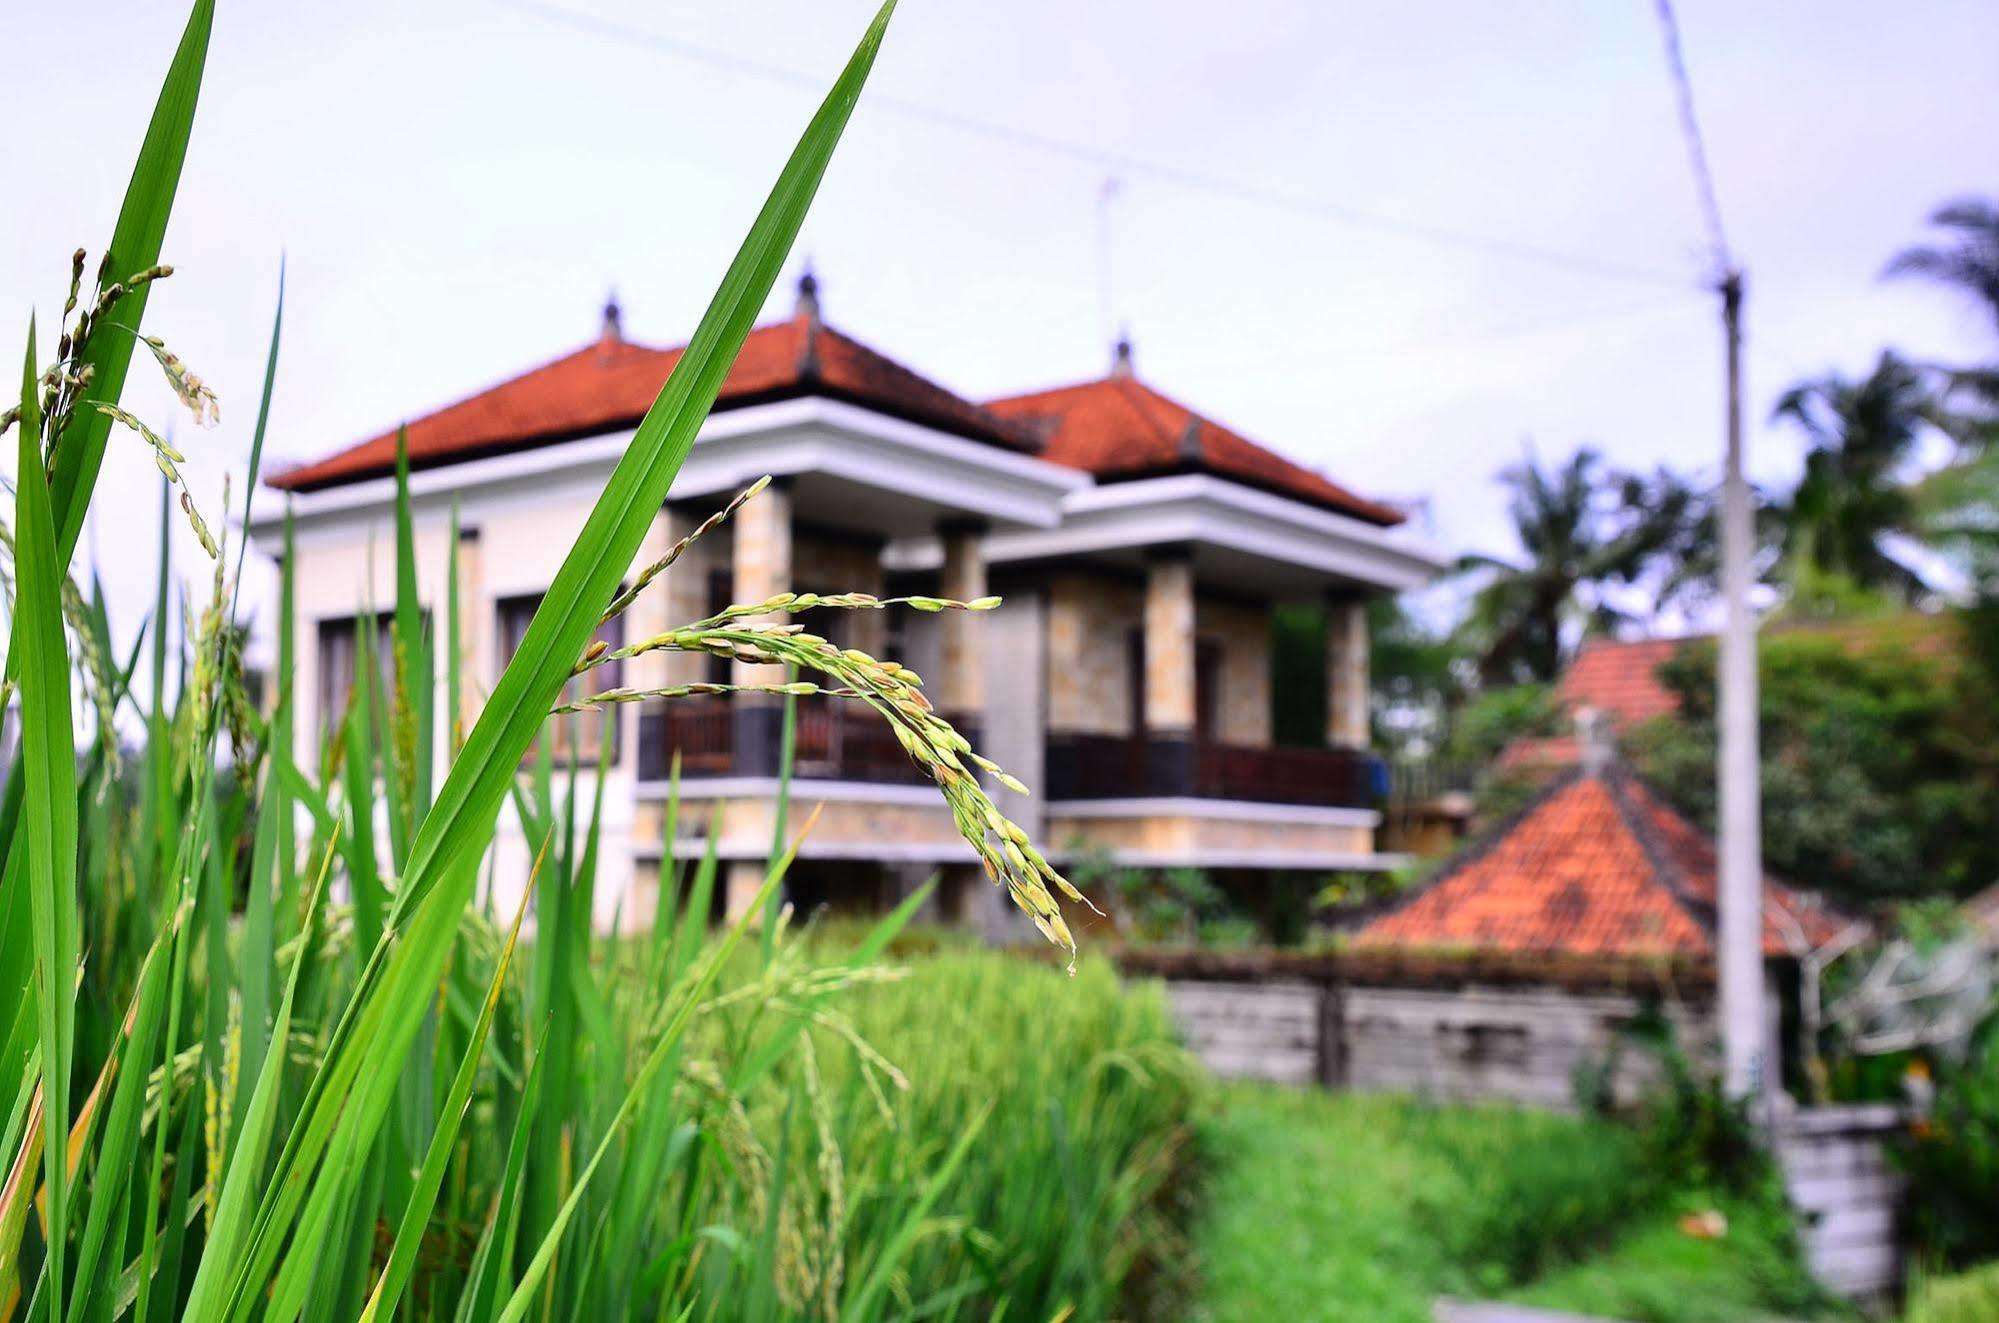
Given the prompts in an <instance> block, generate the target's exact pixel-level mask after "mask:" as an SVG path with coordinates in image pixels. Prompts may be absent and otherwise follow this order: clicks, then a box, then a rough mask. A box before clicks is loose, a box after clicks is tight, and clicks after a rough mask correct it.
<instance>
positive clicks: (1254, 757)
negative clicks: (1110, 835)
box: [1045, 734, 1386, 808]
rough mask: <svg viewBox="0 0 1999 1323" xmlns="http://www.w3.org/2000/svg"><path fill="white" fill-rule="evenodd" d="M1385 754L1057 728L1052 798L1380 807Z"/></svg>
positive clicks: (1050, 770)
mask: <svg viewBox="0 0 1999 1323" xmlns="http://www.w3.org/2000/svg"><path fill="white" fill-rule="evenodd" d="M1384 771H1385V769H1384V766H1383V764H1382V761H1381V760H1380V759H1379V758H1377V757H1375V756H1374V755H1373V754H1371V753H1367V752H1365V751H1363V750H1358V749H1309V748H1287V747H1280V746H1271V747H1256V746H1251V745H1240V744H1222V743H1219V742H1216V741H1213V740H1201V739H1195V740H1184V739H1182V740H1175V739H1170V738H1168V739H1159V738H1148V737H1146V736H1142V735H1141V736H1131V735H1086V734H1052V735H1050V736H1049V737H1048V764H1047V770H1046V773H1045V777H1046V780H1047V782H1048V797H1049V798H1050V799H1052V800H1088V799H1141V798H1165V797H1181V796H1187V797H1193V798H1198V799H1231V800H1243V801H1248V802H1250V803H1260V804H1297V805H1305V806H1310V807H1315V808H1375V807H1377V806H1378V805H1379V804H1380V803H1381V801H1382V799H1383V797H1384V795H1385V793H1386V785H1385V779H1386V778H1385V775H1384Z"/></svg>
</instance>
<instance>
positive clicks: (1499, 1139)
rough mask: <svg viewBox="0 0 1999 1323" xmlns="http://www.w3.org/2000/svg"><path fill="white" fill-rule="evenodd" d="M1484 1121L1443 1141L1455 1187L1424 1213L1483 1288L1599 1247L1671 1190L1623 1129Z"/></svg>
mask: <svg viewBox="0 0 1999 1323" xmlns="http://www.w3.org/2000/svg"><path fill="white" fill-rule="evenodd" d="M1472 1115H1473V1116H1481V1115H1482V1116H1483V1117H1484V1118H1485V1124H1482V1125H1464V1126H1459V1127H1454V1128H1453V1129H1451V1130H1450V1131H1446V1132H1442V1133H1440V1134H1439V1136H1438V1141H1439V1146H1440V1150H1441V1152H1442V1153H1443V1154H1444V1155H1445V1157H1446V1158H1447V1160H1448V1161H1449V1162H1450V1164H1451V1166H1452V1167H1454V1168H1455V1169H1456V1170H1457V1172H1458V1175H1459V1181H1458V1188H1455V1189H1452V1190H1449V1191H1448V1192H1443V1193H1441V1194H1440V1195H1439V1196H1437V1197H1435V1198H1432V1199H1431V1200H1429V1201H1426V1203H1425V1204H1424V1205H1423V1207H1422V1215H1423V1217H1424V1219H1425V1221H1426V1222H1427V1223H1428V1224H1429V1225H1430V1227H1431V1229H1432V1230H1433V1232H1434V1234H1435V1235H1436V1236H1437V1237H1438V1239H1439V1241H1440V1243H1442V1244H1443V1245H1444V1246H1446V1248H1447V1249H1448V1250H1449V1253H1450V1257H1451V1259H1452V1260H1453V1261H1454V1262H1455V1263H1457V1264H1458V1265H1460V1266H1461V1267H1462V1268H1463V1270H1464V1271H1465V1272H1466V1273H1467V1274H1468V1276H1469V1278H1470V1280H1471V1282H1472V1283H1473V1284H1474V1285H1475V1286H1478V1287H1480V1288H1484V1289H1492V1288H1496V1287H1500V1286H1510V1285H1516V1284H1518V1283H1521V1282H1525V1281H1529V1280H1531V1279H1533V1278H1535V1277H1538V1276H1539V1275H1541V1274H1542V1273H1544V1272H1546V1271H1547V1270H1548V1269H1550V1268H1551V1267H1553V1266H1555V1265H1556V1264H1560V1263H1565V1262H1570V1261H1572V1260H1575V1259H1578V1258H1581V1257H1582V1256H1583V1255H1585V1254H1588V1253H1590V1252H1591V1251H1593V1250H1597V1249H1601V1248H1602V1247H1603V1246H1605V1245H1607V1244H1608V1243H1610V1241H1611V1240H1612V1239H1613V1238H1614V1237H1615V1236H1616V1235H1617V1233H1618V1232H1619V1231H1620V1230H1622V1229H1623V1228H1625V1227H1626V1226H1628V1225H1630V1224H1631V1222H1632V1221H1633V1220H1634V1219H1636V1218H1638V1217H1640V1216H1642V1215H1644V1214H1645V1213H1647V1212H1649V1211H1651V1210H1652V1209H1653V1208H1655V1207H1656V1206H1657V1205H1658V1203H1659V1201H1660V1198H1661V1196H1662V1195H1663V1194H1664V1193H1665V1190H1666V1188H1667V1186H1666V1184H1665V1182H1664V1181H1663V1180H1662V1179H1661V1177H1660V1175H1659V1174H1658V1172H1657V1170H1656V1169H1655V1168H1654V1167H1653V1166H1652V1165H1651V1164H1650V1163H1649V1162H1648V1161H1647V1158H1648V1156H1649V1155H1648V1153H1647V1151H1646V1148H1645V1145H1644V1143H1643V1142H1642V1140H1641V1139H1640V1137H1639V1136H1638V1135H1637V1134H1635V1133H1633V1132H1632V1131H1631V1130H1629V1129H1626V1128H1625V1127H1623V1126H1620V1125H1616V1124H1614V1123H1611V1122H1608V1121H1601V1120H1595V1119H1582V1120H1577V1119H1572V1118H1568V1117H1559V1116H1553V1115H1550V1114H1546V1113H1541V1112H1531V1111H1524V1110H1523V1111H1512V1110H1509V1109H1501V1108H1489V1109H1486V1108H1482V1109H1477V1110H1476V1111H1474V1112H1473V1113H1472Z"/></svg>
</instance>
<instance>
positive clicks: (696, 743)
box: [638, 698, 978, 785]
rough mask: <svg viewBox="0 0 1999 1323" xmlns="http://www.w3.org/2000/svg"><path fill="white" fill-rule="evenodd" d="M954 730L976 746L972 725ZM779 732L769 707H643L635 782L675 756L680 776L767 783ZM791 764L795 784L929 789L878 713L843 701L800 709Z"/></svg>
mask: <svg viewBox="0 0 1999 1323" xmlns="http://www.w3.org/2000/svg"><path fill="white" fill-rule="evenodd" d="M954 724H956V725H957V727H958V729H959V730H961V731H963V732H964V733H965V734H966V736H967V737H968V738H970V739H972V740H973V741H974V742H976V741H977V739H978V732H977V729H976V727H975V726H973V725H972V723H969V722H966V721H963V720H957V719H954ZM782 732H783V716H782V709H781V708H779V707H777V706H776V705H775V704H759V705H747V704H746V705H743V706H741V707H738V706H737V705H736V704H734V703H732V702H730V701H729V700H728V699H714V698H709V699H692V698H690V699H677V700H672V701H669V702H667V703H664V704H662V705H660V706H658V707H649V708H646V709H645V710H644V711H642V712H640V713H639V764H638V775H639V779H640V780H641V781H663V780H665V779H666V776H667V770H668V768H669V767H670V766H671V764H672V760H673V754H674V752H675V751H676V750H678V751H679V753H680V774H681V776H683V777H689V778H698V777H717V776H774V775H776V772H777V758H778V748H779V744H780V741H781V740H782ZM792 758H793V762H792V768H793V774H794V775H795V776H797V777H798V778H799V779H801V780H824V781H869V782H875V783H879V784H887V785H928V784H929V783H930V777H929V776H928V774H926V773H925V772H924V771H923V769H921V768H919V767H918V766H917V765H916V764H915V763H913V762H911V761H910V760H909V755H908V754H906V753H904V752H903V750H902V745H901V743H899V742H898V741H897V740H896V738H895V734H894V732H893V731H891V730H890V729H889V727H888V721H887V720H886V719H885V718H884V717H883V716H882V715H881V714H880V713H878V712H876V711H875V710H874V709H872V708H870V707H867V706H865V705H863V704H860V703H858V702H853V701H849V700H845V699H838V700H835V699H817V700H814V699H807V700H806V701H804V702H801V703H799V705H798V725H797V735H796V743H795V744H794V746H793V755H792Z"/></svg>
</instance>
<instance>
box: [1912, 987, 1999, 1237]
mask: <svg viewBox="0 0 1999 1323" xmlns="http://www.w3.org/2000/svg"><path fill="white" fill-rule="evenodd" d="M1935 1086H1936V1101H1935V1104H1934V1106H1933V1107H1932V1109H1931V1113H1930V1116H1929V1117H1928V1119H1927V1120H1926V1121H1924V1122H1922V1123H1920V1124H1919V1125H1917V1126H1916V1127H1915V1128H1914V1129H1913V1131H1912V1132H1911V1134H1910V1136H1909V1138H1908V1139H1907V1140H1906V1141H1905V1142H1904V1143H1903V1144H1902V1145H1901V1147H1900V1149H1899V1157H1900V1159H1901V1162H1902V1165H1903V1168H1904V1170H1906V1171H1907V1172H1908V1175H1909V1183H1910V1190H1909V1210H1910V1220H1911V1224H1912V1227H1913V1230H1914V1231H1915V1234H1916V1236H1917V1238H1918V1240H1919V1241H1920V1243H1921V1244H1922V1245H1923V1247H1924V1248H1925V1249H1926V1250H1928V1251H1929V1252H1930V1253H1931V1254H1932V1255H1934V1256H1936V1257H1937V1258H1938V1259H1940V1260H1941V1261H1942V1262H1944V1263H1947V1264H1950V1265H1952V1266H1967V1265H1970V1264H1973V1263H1977V1262H1979V1261H1981V1260H1984V1259H1990V1258H1995V1257H1999V1015H1992V1016H1988V1017H1987V1018H1986V1020H1985V1022H1984V1023H1983V1024H1981V1025H1980V1026H1979V1028H1978V1031H1977V1032H1976V1033H1975V1034H1973V1035H1972V1039H1971V1043H1970V1045H1969V1047H1968V1049H1967V1050H1966V1053H1965V1055H1964V1058H1963V1059H1962V1060H1960V1061H1954V1062H1953V1061H1943V1062H1940V1063H1939V1064H1938V1065H1937V1066H1936V1067H1935Z"/></svg>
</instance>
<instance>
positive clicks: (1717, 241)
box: [1654, 0, 1735, 276]
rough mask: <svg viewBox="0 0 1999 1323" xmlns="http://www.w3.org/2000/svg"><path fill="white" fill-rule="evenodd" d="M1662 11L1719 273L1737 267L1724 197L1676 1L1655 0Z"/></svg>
mask: <svg viewBox="0 0 1999 1323" xmlns="http://www.w3.org/2000/svg"><path fill="white" fill-rule="evenodd" d="M1654 4H1655V7H1656V8H1657V10H1658V13H1659V33H1660V36H1661V38H1662V39H1663V40H1664V42H1665V45H1666V71H1667V73H1668V74H1670V75H1671V77H1672V80H1673V97H1674V100H1675V102H1676V103H1677V105H1678V107H1679V112H1680V137H1681V139H1682V140H1684V141H1685V143H1686V147H1687V166H1688V168H1689V169H1690V170H1692V171H1693V176H1694V192H1695V194H1696V195H1697V196H1698V198H1699V201H1700V209H1701V221H1702V223H1703V224H1704V225H1705V226H1706V227H1707V237H1708V246H1709V248H1710V249H1712V250H1713V256H1714V263H1715V269H1716V274H1717V275H1718V276H1721V275H1726V274H1727V273H1728V272H1731V271H1733V270H1735V259H1734V258H1733V257H1732V256H1731V255H1730V253H1729V248H1728V234H1727V232H1726V231H1725V230H1724V229H1723V228H1722V224H1721V198H1720V195H1719V194H1718V193H1717V192H1716V191H1715V186H1714V171H1713V170H1712V169H1711V168H1709V166H1708V158H1707V145H1706V143H1705V141H1704V140H1703V139H1702V137H1701V122H1700V119H1699V117H1698V116H1696V115H1695V114H1694V84H1693V80H1692V79H1691V78H1689V77H1688V76H1687V58H1686V52H1685V51H1684V50H1682V49H1681V46H1680V22H1679V19H1678V17H1677V16H1675V14H1674V13H1673V0H1654Z"/></svg>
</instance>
